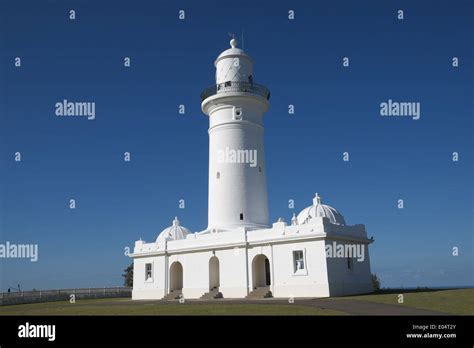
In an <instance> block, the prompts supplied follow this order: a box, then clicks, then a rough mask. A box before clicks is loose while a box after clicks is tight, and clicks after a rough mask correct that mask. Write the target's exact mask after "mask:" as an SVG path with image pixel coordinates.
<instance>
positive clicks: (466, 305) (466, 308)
mask: <svg viewBox="0 0 474 348" xmlns="http://www.w3.org/2000/svg"><path fill="white" fill-rule="evenodd" d="M390 292H392V291H390ZM399 294H403V303H398V295H399ZM338 298H340V299H344V300H364V301H372V302H378V303H388V304H398V305H400V306H408V307H415V308H421V309H429V310H432V311H436V312H443V313H449V314H458V315H474V289H459V290H436V291H429V290H428V291H419V292H418V291H411V292H403V289H400V290H399V291H396V290H395V291H394V292H393V293H389V294H383V293H382V294H371V295H361V296H346V297H338Z"/></svg>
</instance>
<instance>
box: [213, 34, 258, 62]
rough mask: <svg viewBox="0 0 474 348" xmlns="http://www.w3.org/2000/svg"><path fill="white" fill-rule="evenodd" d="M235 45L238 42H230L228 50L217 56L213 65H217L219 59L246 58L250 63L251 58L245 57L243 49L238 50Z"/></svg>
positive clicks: (233, 40)
mask: <svg viewBox="0 0 474 348" xmlns="http://www.w3.org/2000/svg"><path fill="white" fill-rule="evenodd" d="M237 43H238V42H237V40H236V39H232V40H230V48H229V49H227V50H225V51H223V52H222V53H221V54H219V56H218V57H217V59H216V61H215V63H214V64H215V65H217V62H218V61H220V60H221V59H224V58H230V57H244V58H247V59H248V60H249V61H250V62H252V58H250V56H249V55H247V53H245V52H244V50H243V49H241V48H238V47H237Z"/></svg>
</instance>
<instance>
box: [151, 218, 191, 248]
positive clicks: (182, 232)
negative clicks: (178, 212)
mask: <svg viewBox="0 0 474 348" xmlns="http://www.w3.org/2000/svg"><path fill="white" fill-rule="evenodd" d="M190 233H191V231H190V230H188V229H187V228H186V227H184V226H181V223H180V221H179V220H178V218H177V217H175V218H174V220H173V224H172V225H171V226H170V227H167V228H165V229H164V230H163V231H161V233H160V234H159V235H158V238H156V242H160V241H164V240H179V239H185V238H186V236H187V235H188V234H190Z"/></svg>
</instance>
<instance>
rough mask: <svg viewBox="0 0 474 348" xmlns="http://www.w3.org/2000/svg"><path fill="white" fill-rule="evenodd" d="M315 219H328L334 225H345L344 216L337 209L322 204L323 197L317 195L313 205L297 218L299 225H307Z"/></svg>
mask: <svg viewBox="0 0 474 348" xmlns="http://www.w3.org/2000/svg"><path fill="white" fill-rule="evenodd" d="M315 217H325V218H328V219H329V221H330V222H331V223H332V224H336V225H345V224H346V222H345V220H344V216H342V215H341V213H339V212H338V211H337V210H336V209H334V208H333V207H330V206H329V205H325V204H322V203H321V197H319V196H318V194H317V193H316V195H315V196H314V198H313V205H311V206H309V207H307V208H305V209H303V210H302V211H301V212H300V213H299V214H298V217H297V221H298V225H302V224H306V223H308V222H310V221H311V219H312V218H315Z"/></svg>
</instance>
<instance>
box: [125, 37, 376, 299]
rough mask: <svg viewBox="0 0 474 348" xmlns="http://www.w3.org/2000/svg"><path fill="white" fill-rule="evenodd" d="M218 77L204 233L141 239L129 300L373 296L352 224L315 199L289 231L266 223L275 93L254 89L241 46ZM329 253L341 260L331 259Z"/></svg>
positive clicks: (210, 108)
mask: <svg viewBox="0 0 474 348" xmlns="http://www.w3.org/2000/svg"><path fill="white" fill-rule="evenodd" d="M215 69H216V77H215V83H214V84H213V85H212V86H211V87H209V88H207V89H205V90H204V91H203V92H202V93H201V108H202V111H203V112H204V113H205V114H206V115H207V116H209V211H208V219H209V220H208V226H207V227H206V228H205V229H203V230H200V231H195V232H192V231H191V230H189V229H187V228H186V227H184V226H183V225H182V224H181V221H180V220H178V218H177V217H175V219H174V220H173V223H172V225H171V226H169V227H167V228H165V229H163V230H162V231H161V232H160V233H159V234H158V236H157V238H156V240H154V241H152V242H149V243H147V242H145V241H143V240H141V239H140V240H138V241H136V242H135V248H134V249H133V254H131V257H133V259H134V261H133V292H132V298H133V299H134V300H135V299H160V298H161V299H164V300H177V299H184V298H187V299H188V298H189V299H199V298H200V299H206V300H213V299H219V298H240V299H242V298H252V299H259V298H267V297H272V296H274V297H281V298H283V297H287V298H296V297H306V298H309V297H328V296H344V295H353V294H360V293H368V292H370V291H372V276H371V271H370V262H369V254H368V245H369V244H370V243H372V242H373V239H372V238H371V239H368V238H367V233H366V231H365V226H364V225H362V224H357V225H348V224H347V223H346V220H345V218H344V216H343V215H342V214H341V213H340V212H339V211H337V210H336V209H335V208H333V207H331V206H329V205H326V204H323V203H322V201H321V197H320V196H319V195H318V194H316V196H315V197H314V199H313V204H312V205H310V206H308V207H306V208H304V209H303V210H301V212H300V213H299V214H293V217H292V218H291V224H287V223H286V222H285V220H284V219H283V218H279V219H278V220H277V221H275V222H273V223H271V224H270V223H269V217H268V197H267V179H266V172H267V167H266V165H265V154H264V145H263V131H264V127H263V115H264V114H265V112H266V111H267V110H268V108H269V98H270V92H269V91H268V89H267V88H265V87H264V86H261V85H258V84H256V83H255V82H254V81H255V79H254V75H253V61H252V59H251V58H250V57H249V56H248V55H247V54H246V53H245V52H244V51H243V50H242V49H240V48H238V47H237V41H236V40H235V38H234V39H232V40H231V41H230V48H229V49H227V50H225V51H224V52H222V53H221V54H220V55H219V56H218V57H217V59H216V61H215ZM295 136H296V135H295ZM310 164H314V163H310ZM170 175H172V174H170ZM336 244H339V245H336ZM328 248H330V249H328ZM341 248H342V251H343V253H342V254H341V253H340V252H339V251H340V250H341ZM327 250H336V251H337V253H335V252H333V253H331V256H330V257H329V256H327ZM352 250H355V252H353V251H352ZM354 255H355V256H354Z"/></svg>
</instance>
